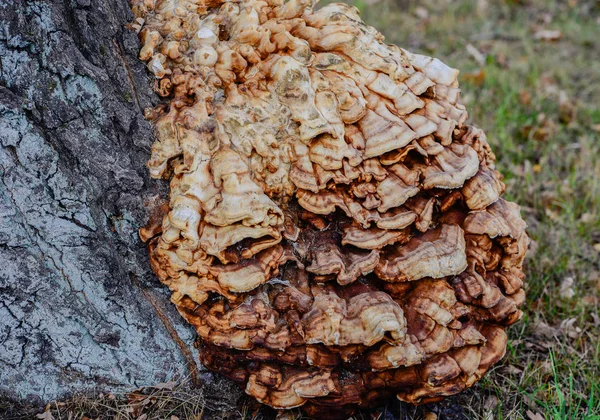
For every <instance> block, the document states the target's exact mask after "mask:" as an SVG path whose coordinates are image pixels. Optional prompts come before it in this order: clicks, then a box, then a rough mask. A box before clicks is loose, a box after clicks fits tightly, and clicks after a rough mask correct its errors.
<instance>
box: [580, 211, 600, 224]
mask: <svg viewBox="0 0 600 420" xmlns="http://www.w3.org/2000/svg"><path fill="white" fill-rule="evenodd" d="M597 220H598V217H597V216H596V215H594V214H593V213H583V214H582V215H581V217H580V218H579V221H580V222H581V223H585V224H588V223H595V222H596V221H597Z"/></svg>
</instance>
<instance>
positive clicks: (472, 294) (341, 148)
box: [132, 0, 528, 414]
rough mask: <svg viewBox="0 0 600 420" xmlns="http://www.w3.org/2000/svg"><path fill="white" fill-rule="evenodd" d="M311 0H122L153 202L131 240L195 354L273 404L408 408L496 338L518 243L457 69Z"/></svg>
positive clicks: (496, 350) (514, 310)
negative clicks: (145, 251)
mask: <svg viewBox="0 0 600 420" xmlns="http://www.w3.org/2000/svg"><path fill="white" fill-rule="evenodd" d="M312 6H313V5H312V4H311V3H310V1H309V0H290V1H289V2H287V3H284V2H283V1H282V0H264V1H263V0H241V1H236V2H233V1H222V0H134V1H133V5H132V9H133V12H134V14H135V17H136V20H135V23H134V24H133V26H134V27H135V28H136V29H137V30H138V32H139V35H140V39H141V41H142V44H143V46H142V49H141V52H140V58H141V59H142V60H144V61H146V62H147V64H148V69H149V71H150V72H151V73H153V74H154V76H155V77H156V79H155V82H154V83H155V90H156V91H157V92H158V93H159V94H160V95H162V96H163V97H165V98H167V99H168V100H167V101H165V102H164V103H163V104H161V105H159V106H158V107H156V108H155V109H153V110H151V111H149V112H148V115H147V116H148V118H150V119H152V120H153V121H154V124H155V127H156V134H157V140H156V142H155V143H154V145H153V146H152V156H151V158H150V161H149V163H148V167H149V169H150V172H151V174H152V175H153V176H154V177H157V178H161V177H162V178H166V179H169V180H170V183H171V184H170V201H169V206H168V208H167V209H162V210H161V209H158V210H157V213H159V216H158V217H157V218H156V220H155V221H154V222H153V223H151V224H150V225H149V226H148V227H147V228H145V229H143V230H142V232H141V233H142V237H143V238H144V239H145V240H147V241H148V242H149V249H150V257H151V263H152V267H153V269H154V271H155V272H156V274H157V276H158V277H159V279H160V280H161V281H162V282H163V283H164V284H166V285H167V286H168V287H169V288H170V289H171V290H172V291H173V295H172V298H171V300H172V301H173V303H174V304H176V305H177V308H178V309H179V311H180V313H181V314H182V315H183V316H184V317H185V319H186V320H187V321H188V322H189V323H190V324H191V325H193V326H194V327H195V329H196V330H197V332H198V336H199V347H200V350H201V358H202V363H204V365H206V366H207V367H208V368H210V369H212V370H214V371H217V372H220V373H222V374H224V375H226V376H228V377H230V378H232V379H233V380H234V381H237V382H239V383H240V384H241V386H243V387H244V389H245V390H246V392H247V393H248V394H249V395H251V396H253V397H255V398H256V399H258V400H259V401H261V402H263V403H265V404H268V405H270V406H272V407H276V408H291V407H297V406H304V408H305V410H306V411H308V412H309V413H313V414H314V413H317V412H322V410H327V409H328V408H332V410H338V411H339V410H344V411H346V412H347V411H349V410H352V409H353V408H354V407H357V406H368V405H372V404H376V403H378V402H379V401H380V400H382V399H385V398H388V397H389V396H392V395H396V396H397V397H398V398H400V399H401V400H404V401H407V402H410V403H415V404H417V403H425V402H430V401H435V400H438V399H440V398H442V397H444V396H447V395H452V394H455V393H458V392H460V391H462V390H464V389H465V388H467V387H469V386H471V385H472V384H473V383H475V382H476V381H477V380H479V379H480V378H481V377H482V375H483V374H484V373H485V372H486V371H487V370H488V369H489V368H490V366H492V365H493V364H494V363H496V362H497V361H498V360H499V359H500V358H501V357H502V356H503V355H504V352H505V347H506V334H505V332H504V329H505V327H506V326H508V325H510V324H512V323H514V322H516V321H517V320H518V319H519V318H520V316H521V312H520V310H519V306H520V305H522V304H523V301H524V292H523V290H522V284H523V273H522V263H523V258H524V255H525V250H526V248H527V244H528V238H527V235H526V234H525V223H524V222H523V221H522V220H521V217H520V215H519V207H518V206H517V205H516V204H513V203H509V202H506V201H504V200H503V199H502V198H500V196H501V194H502V192H503V190H504V184H503V183H502V182H501V178H500V175H499V173H498V172H496V170H495V169H494V159H495V158H494V155H493V154H492V152H491V150H490V148H489V146H488V143H487V141H486V137H485V135H484V133H483V132H482V131H481V130H478V129H476V128H474V127H471V126H468V125H466V123H465V121H466V119H467V112H466V110H465V108H464V106H463V105H461V104H460V103H459V102H458V99H459V89H458V83H457V73H458V71H456V70H453V69H451V68H450V67H448V66H446V65H445V64H443V63H442V62H440V61H439V60H437V59H435V58H430V57H426V56H422V55H418V54H412V53H410V52H408V51H406V50H404V49H402V48H399V47H397V46H393V45H386V44H384V42H383V36H382V35H381V34H380V33H378V32H377V31H376V30H375V29H373V28H371V27H369V26H367V25H365V24H364V23H363V22H362V21H361V20H360V18H359V16H358V11H357V9H355V8H353V7H350V6H347V5H344V4H330V5H327V6H325V7H323V8H321V9H319V10H314V9H313V7H312Z"/></svg>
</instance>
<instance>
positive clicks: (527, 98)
mask: <svg viewBox="0 0 600 420" xmlns="http://www.w3.org/2000/svg"><path fill="white" fill-rule="evenodd" d="M519 102H521V104H523V105H530V104H531V93H529V91H528V90H526V89H521V91H519Z"/></svg>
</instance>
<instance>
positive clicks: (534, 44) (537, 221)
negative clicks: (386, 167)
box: [38, 0, 600, 420]
mask: <svg viewBox="0 0 600 420" xmlns="http://www.w3.org/2000/svg"><path fill="white" fill-rule="evenodd" d="M349 3H351V4H354V5H356V6H357V7H358V8H359V9H360V10H361V13H362V16H363V18H364V20H365V21H366V22H367V23H369V24H370V25H373V26H375V27H377V28H378V29H379V30H380V31H381V32H382V33H383V34H384V35H385V36H386V41H387V42H388V43H395V44H398V45H400V46H402V47H404V48H406V49H408V50H410V51H412V52H418V53H423V54H426V55H431V56H435V57H438V58H440V59H442V60H443V61H444V62H446V63H448V64H449V65H451V66H453V67H455V68H457V69H460V71H461V75H460V83H461V88H462V96H463V102H464V103H465V104H466V105H467V109H468V110H469V111H470V120H471V121H472V122H473V123H475V124H476V125H478V126H479V127H481V128H483V129H484V130H485V132H486V133H487V137H488V140H489V142H490V144H491V146H492V148H493V150H494V152H495V153H496V156H497V158H498V163H497V168H498V170H499V171H500V172H502V173H503V174H504V176H505V182H506V184H507V198H508V199H510V200H514V201H516V202H518V203H519V204H520V205H521V206H522V213H523V216H524V217H525V219H526V221H527V223H528V232H529V235H530V236H531V238H532V245H531V249H530V252H529V256H528V259H527V267H526V274H527V282H526V290H527V303H526V304H525V307H524V312H525V316H524V317H523V319H522V320H521V322H519V323H517V324H516V325H514V326H513V327H511V328H510V330H509V336H510V342H509V348H508V352H507V355H506V357H505V358H504V359H503V361H502V362H501V363H500V364H499V365H497V366H496V367H495V368H494V369H493V370H492V371H491V372H490V373H489V374H487V375H486V376H485V377H484V379H483V380H482V381H481V382H480V383H478V384H477V385H475V386H474V387H473V388H472V389H470V390H468V391H467V392H465V393H463V394H461V395H459V396H457V397H453V398H450V399H448V400H447V401H445V402H444V403H441V404H432V405H428V406H424V407H418V408H414V407H409V406H407V405H404V404H400V403H394V404H393V405H391V406H389V407H386V408H383V409H380V410H378V411H375V412H370V413H362V414H359V415H358V416H357V417H356V418H357V419H373V420H374V419H382V420H384V419H385V420H387V419H411V418H416V419H420V418H424V419H433V418H440V419H444V418H452V419H463V418H464V419H511V420H512V419H521V418H523V419H529V420H542V419H600V315H599V308H600V2H598V1H583V0H560V1H551V0H547V1H541V0H523V1H518V0H512V1H508V0H504V1H492V0H478V1H475V0H425V1H407V0H396V1H395V2H394V1H392V0H380V1H377V0H351V1H349ZM167 388H169V387H167ZM205 394H206V393H205ZM136 398H137V399H136ZM236 410H237V411H236V412H235V413H232V412H229V413H225V412H223V411H220V410H214V409H213V410H211V409H210V404H208V405H207V400H205V399H202V398H199V396H198V393H197V392H194V393H188V391H186V390H185V389H184V388H177V389H175V390H171V389H165V388H163V389H151V390H150V391H146V392H144V393H140V394H139V395H138V397H132V396H131V395H129V396H114V395H104V396H100V397H97V398H87V397H76V398H74V399H73V400H70V401H64V402H61V403H55V404H51V405H49V406H48V410H47V411H46V413H45V414H41V415H40V416H38V418H46V419H51V418H55V419H82V418H85V417H87V418H121V419H129V418H138V419H153V418H167V419H173V420H175V419H177V418H181V419H184V418H186V419H191V418H198V419H199V418H205V417H206V413H212V414H211V415H210V417H211V418H215V417H216V418H246V419H254V418H272V417H273V416H274V415H273V412H272V411H270V410H266V409H259V408H258V407H257V406H255V405H254V404H253V403H251V402H250V401H249V400H245V402H242V403H240V404H239V405H238V408H237V409H236ZM171 416H174V417H171ZM285 418H300V414H299V413H295V412H291V413H290V414H289V416H288V415H286V416H285Z"/></svg>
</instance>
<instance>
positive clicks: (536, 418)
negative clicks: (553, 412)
mask: <svg viewBox="0 0 600 420" xmlns="http://www.w3.org/2000/svg"><path fill="white" fill-rule="evenodd" d="M526 414H527V418H528V419H529V420H545V419H544V416H542V415H541V414H540V413H534V412H533V411H531V410H527V413H526Z"/></svg>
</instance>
